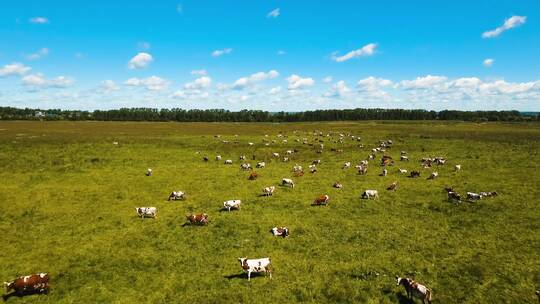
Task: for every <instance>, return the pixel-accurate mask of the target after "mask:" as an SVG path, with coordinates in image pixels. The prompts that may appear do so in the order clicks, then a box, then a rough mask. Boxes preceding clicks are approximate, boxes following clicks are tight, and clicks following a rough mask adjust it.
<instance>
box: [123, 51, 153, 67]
mask: <svg viewBox="0 0 540 304" xmlns="http://www.w3.org/2000/svg"><path fill="white" fill-rule="evenodd" d="M152 61H154V58H153V57H152V55H150V54H148V53H144V52H143V53H138V54H137V55H135V57H133V58H131V60H130V61H129V63H128V67H129V68H130V69H131V70H135V69H143V68H146V67H147V66H148V65H150V63H151V62H152Z"/></svg>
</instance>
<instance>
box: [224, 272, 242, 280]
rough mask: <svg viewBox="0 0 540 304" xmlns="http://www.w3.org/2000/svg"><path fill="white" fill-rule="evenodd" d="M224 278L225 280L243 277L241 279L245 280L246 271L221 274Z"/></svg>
mask: <svg viewBox="0 0 540 304" xmlns="http://www.w3.org/2000/svg"><path fill="white" fill-rule="evenodd" d="M223 277H224V278H225V279H227V280H231V279H243V280H247V273H237V274H230V275H226V276H223Z"/></svg>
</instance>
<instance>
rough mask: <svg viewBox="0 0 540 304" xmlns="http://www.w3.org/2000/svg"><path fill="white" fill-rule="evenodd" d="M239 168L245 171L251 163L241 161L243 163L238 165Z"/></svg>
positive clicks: (249, 168)
mask: <svg viewBox="0 0 540 304" xmlns="http://www.w3.org/2000/svg"><path fill="white" fill-rule="evenodd" d="M240 169H241V170H245V171H247V170H251V164H248V163H243V164H241V165H240Z"/></svg>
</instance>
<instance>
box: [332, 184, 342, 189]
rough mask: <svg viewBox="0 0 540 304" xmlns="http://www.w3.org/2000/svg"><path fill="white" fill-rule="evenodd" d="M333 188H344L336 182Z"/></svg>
mask: <svg viewBox="0 0 540 304" xmlns="http://www.w3.org/2000/svg"><path fill="white" fill-rule="evenodd" d="M333 187H334V188H338V189H341V188H343V185H342V184H341V183H340V182H335V183H334V186H333Z"/></svg>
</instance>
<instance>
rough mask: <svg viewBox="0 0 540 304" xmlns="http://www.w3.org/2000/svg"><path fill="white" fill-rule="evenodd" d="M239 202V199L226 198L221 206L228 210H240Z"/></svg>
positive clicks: (240, 202)
mask: <svg viewBox="0 0 540 304" xmlns="http://www.w3.org/2000/svg"><path fill="white" fill-rule="evenodd" d="M240 204H242V201H241V200H228V201H225V202H223V208H224V209H227V210H228V211H231V209H237V210H240Z"/></svg>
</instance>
